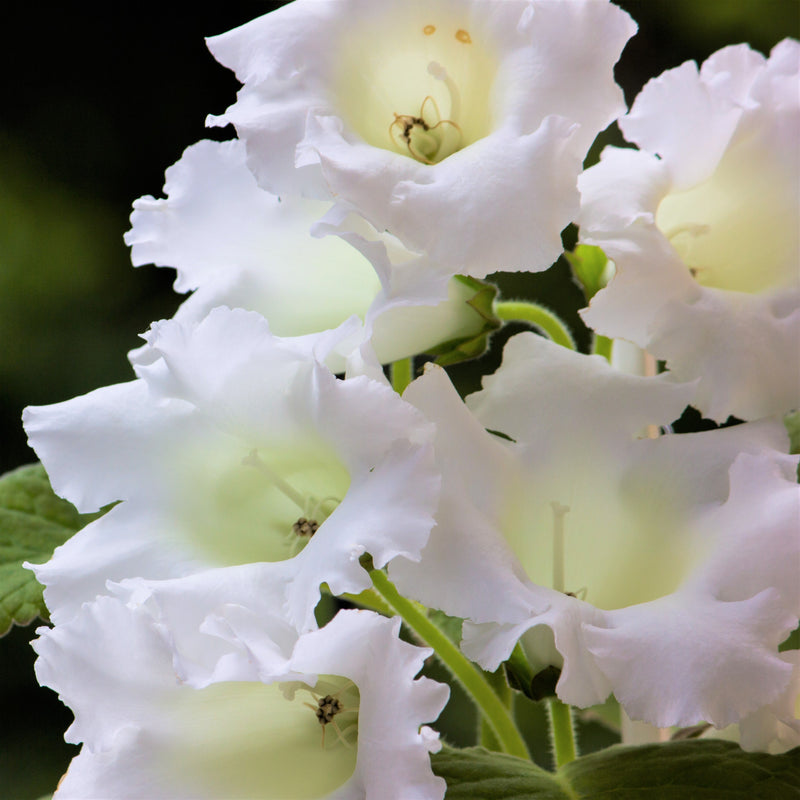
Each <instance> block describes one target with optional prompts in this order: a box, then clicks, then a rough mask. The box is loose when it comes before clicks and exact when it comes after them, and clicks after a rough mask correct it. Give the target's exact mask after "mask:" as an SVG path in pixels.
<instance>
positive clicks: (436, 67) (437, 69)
mask: <svg viewBox="0 0 800 800" xmlns="http://www.w3.org/2000/svg"><path fill="white" fill-rule="evenodd" d="M428 72H429V73H430V74H431V75H433V77H434V78H436V80H437V81H442V82H443V83H444V85H445V86H446V87H447V91H448V92H449V94H450V113H449V114H448V115H447V116H448V117H449V118H450V119H451V120H452V121H453V122H455V123H457V122H458V117H459V115H460V113H461V92H459V91H458V86H456V82H455V81H454V80H453V79H452V78H451V77H450V76H449V75H448V74H447V70H446V69H445V68H444V67H443V66H442V65H441V64H440V63H439V62H438V61H431V62H430V64H428Z"/></svg>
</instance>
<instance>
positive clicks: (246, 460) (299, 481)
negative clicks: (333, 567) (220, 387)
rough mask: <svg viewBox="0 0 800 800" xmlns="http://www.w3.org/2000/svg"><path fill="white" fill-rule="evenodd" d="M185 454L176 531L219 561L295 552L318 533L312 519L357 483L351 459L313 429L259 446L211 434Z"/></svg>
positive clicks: (178, 478)
mask: <svg viewBox="0 0 800 800" xmlns="http://www.w3.org/2000/svg"><path fill="white" fill-rule="evenodd" d="M182 455H183V458H182V460H181V463H180V464H179V465H176V468H175V470H174V473H173V495H172V498H173V499H172V500H171V501H170V514H171V516H172V518H173V521H174V528H175V532H176V534H177V535H178V537H179V538H181V539H182V540H183V541H184V542H185V543H186V544H187V545H188V546H189V547H190V548H191V549H193V550H195V551H197V552H198V554H199V555H200V556H201V557H203V558H205V559H208V560H210V561H211V562H212V563H214V564H218V565H220V566H231V565H234V564H245V563H251V562H259V561H284V560H286V559H288V558H292V557H293V556H294V555H296V554H297V553H298V552H299V551H300V550H301V549H302V547H304V546H305V544H307V543H308V541H309V540H310V538H311V535H312V534H313V533H315V530H314V526H313V525H310V523H312V522H314V523H316V525H317V526H321V525H322V524H323V523H324V521H325V520H326V519H327V517H328V516H330V514H331V513H332V512H333V511H334V509H335V508H336V506H337V505H338V504H339V503H340V502H341V500H342V499H343V498H344V496H345V494H346V493H347V490H348V488H349V486H350V475H349V472H348V471H347V469H346V467H345V466H344V464H342V462H341V461H340V460H339V458H338V457H337V456H336V454H335V453H334V452H333V450H332V449H331V448H330V445H328V444H327V443H325V442H323V441H322V440H321V439H319V438H318V437H316V436H314V435H313V434H311V433H309V434H308V435H306V436H305V437H291V438H287V440H286V441H285V442H282V443H280V444H276V443H273V444H271V445H270V446H268V447H261V448H257V447H254V448H252V449H248V448H247V447H246V446H244V445H243V444H242V442H241V441H238V440H235V439H233V438H228V437H224V436H219V437H211V436H209V438H208V440H206V441H204V442H195V443H194V446H193V448H191V453H184V454H182ZM303 520H306V521H307V522H308V523H309V524H303V522H302V521H303Z"/></svg>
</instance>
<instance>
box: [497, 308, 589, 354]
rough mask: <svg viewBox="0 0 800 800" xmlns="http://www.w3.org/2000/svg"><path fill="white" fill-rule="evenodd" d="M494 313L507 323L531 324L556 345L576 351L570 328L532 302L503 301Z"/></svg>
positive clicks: (545, 309)
mask: <svg viewBox="0 0 800 800" xmlns="http://www.w3.org/2000/svg"><path fill="white" fill-rule="evenodd" d="M494 313H495V314H496V315H497V316H498V317H500V319H502V320H505V321H506V322H512V321H515V320H516V321H520V322H530V323H531V325H535V326H536V327H537V328H539V329H540V330H542V331H544V333H545V334H547V336H548V337H549V338H550V339H552V340H553V341H554V342H555V343H556V344H560V345H561V346H562V347H566V348H568V349H570V350H576V349H577V348H576V346H575V340H574V339H573V338H572V334H571V333H570V332H569V328H567V326H566V325H565V324H564V323H563V322H562V321H561V320H560V319H559V318H558V316H556V315H555V314H554V313H553V312H552V311H550V310H549V309H547V308H545V307H544V306H540V305H539V304H538V303H533V302H531V301H530V300H501V301H499V302H497V303H495V304H494Z"/></svg>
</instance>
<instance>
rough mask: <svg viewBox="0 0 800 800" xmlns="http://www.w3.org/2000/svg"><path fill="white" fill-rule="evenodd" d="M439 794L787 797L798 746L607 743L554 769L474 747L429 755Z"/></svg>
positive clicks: (797, 792) (532, 798) (459, 799)
mask: <svg viewBox="0 0 800 800" xmlns="http://www.w3.org/2000/svg"><path fill="white" fill-rule="evenodd" d="M431 762H432V764H433V771H434V772H435V773H436V774H437V775H440V776H441V777H443V778H444V779H445V780H446V781H447V800H755V798H758V800H792V798H800V748H796V749H794V750H792V751H791V752H789V753H784V754H783V755H779V756H772V755H769V754H767V753H745V752H744V751H743V750H741V749H740V748H739V746H738V745H736V744H734V743H733V742H725V741H720V740H713V739H707V740H700V741H698V740H689V741H680V742H669V743H666V744H652V745H643V746H639V747H625V746H620V745H618V746H615V747H609V748H608V749H606V750H601V751H600V752H598V753H593V754H591V755H588V756H583V757H582V758H578V759H576V760H575V761H572V762H570V763H569V764H567V765H566V766H564V767H563V768H562V769H561V770H559V771H558V773H555V774H553V773H548V772H544V771H543V770H542V769H541V768H539V767H537V766H536V765H534V764H532V763H530V762H528V761H524V760H522V759H519V758H515V757H513V756H508V755H504V754H501V753H493V752H490V751H488V750H484V749H483V748H480V747H473V748H468V749H465V750H453V749H450V748H444V749H443V750H442V751H441V752H440V753H437V754H435V755H433V756H431Z"/></svg>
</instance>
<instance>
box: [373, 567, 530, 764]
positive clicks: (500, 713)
mask: <svg viewBox="0 0 800 800" xmlns="http://www.w3.org/2000/svg"><path fill="white" fill-rule="evenodd" d="M370 577H371V578H372V585H373V586H374V587H375V591H376V592H377V593H378V594H379V595H381V597H383V599H384V600H385V601H386V603H387V604H388V605H389V606H391V607H392V608H393V609H394V610H395V612H397V614H398V615H399V616H400V617H402V619H403V621H404V622H405V623H406V625H408V627H409V628H410V629H411V630H412V631H413V632H414V633H415V634H416V635H417V636H418V637H419V638H420V639H421V640H422V641H423V642H425V643H426V644H427V645H429V646H430V647H432V648H433V650H434V652H435V653H436V655H437V656H438V657H439V659H440V660H441V662H442V663H443V664H444V665H445V667H447V669H448V670H450V672H451V673H452V675H453V677H454V678H455V679H456V680H457V681H459V683H461V685H462V686H463V687H464V689H466V691H467V693H468V694H469V695H470V697H471V698H472V700H473V702H474V703H475V705H477V707H478V709H479V710H480V712H481V714H483V716H484V718H485V719H486V722H487V723H488V725H489V726H490V727H491V729H492V732H493V733H494V735H495V736H496V737H497V741H498V744H499V746H500V747H501V748H502V751H503V752H504V753H509V754H510V755H513V756H517V757H519V758H524V759H526V760H528V761H530V755H529V754H528V748H527V747H526V746H525V742H524V740H523V739H522V736H521V735H520V732H519V731H518V730H517V726H516V724H515V723H514V719H513V717H512V715H511V711H510V709H508V708H506V706H505V704H504V703H503V701H502V700H501V699H500V698H499V697H498V696H497V695H496V694H495V692H494V690H493V689H492V687H491V685H490V684H489V682H488V681H487V680H486V678H485V677H484V675H483V673H482V672H481V671H480V670H479V669H478V668H477V667H475V665H474V664H472V662H471V661H469V660H468V659H467V658H466V656H464V654H463V653H462V652H461V651H460V650H459V649H458V647H457V646H456V645H455V644H453V642H451V641H450V639H448V638H447V636H446V635H445V634H444V633H443V632H442V631H441V630H439V628H437V627H436V625H434V624H433V623H432V622H431V621H430V620H429V619H428V618H427V616H425V614H424V613H423V612H422V611H420V610H419V608H418V607H417V606H416V604H414V603H412V602H411V601H410V600H407V599H406V598H405V597H403V596H402V595H401V594H400V593H399V592H398V591H397V589H396V588H395V586H394V584H393V583H392V582H391V581H390V580H389V579H388V578H387V577H386V574H385V573H384V572H382V571H381V570H379V569H375V570H372V571H371V572H370Z"/></svg>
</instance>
